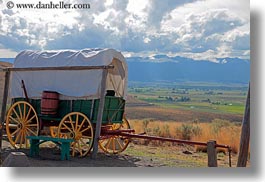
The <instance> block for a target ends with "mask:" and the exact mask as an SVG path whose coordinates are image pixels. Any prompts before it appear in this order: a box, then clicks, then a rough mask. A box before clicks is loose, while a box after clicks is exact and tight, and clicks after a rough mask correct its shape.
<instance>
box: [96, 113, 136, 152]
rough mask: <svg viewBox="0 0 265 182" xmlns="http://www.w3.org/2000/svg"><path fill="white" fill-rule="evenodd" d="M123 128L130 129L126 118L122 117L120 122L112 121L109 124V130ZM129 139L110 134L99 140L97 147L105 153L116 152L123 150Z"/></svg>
mask: <svg viewBox="0 0 265 182" xmlns="http://www.w3.org/2000/svg"><path fill="white" fill-rule="evenodd" d="M123 129H131V127H130V124H129V122H128V120H127V119H126V118H125V117H124V118H123V120H122V123H114V124H112V125H111V129H110V130H123ZM129 143H130V139H128V138H126V137H124V136H119V135H114V136H110V137H109V138H107V139H101V140H99V147H100V148H101V149H102V150H103V151H104V152H106V153H109V154H118V153H121V152H123V151H124V150H125V149H126V148H127V147H128V145H129Z"/></svg>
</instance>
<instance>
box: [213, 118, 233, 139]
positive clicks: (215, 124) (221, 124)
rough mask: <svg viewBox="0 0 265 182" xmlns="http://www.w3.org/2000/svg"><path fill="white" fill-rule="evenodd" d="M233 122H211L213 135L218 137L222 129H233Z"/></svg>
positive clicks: (215, 120)
mask: <svg viewBox="0 0 265 182" xmlns="http://www.w3.org/2000/svg"><path fill="white" fill-rule="evenodd" d="M231 125H232V124H231V122H230V121H228V120H223V119H214V120H212V122H211V130H212V134H214V135H218V133H219V131H220V129H221V128H224V127H231Z"/></svg>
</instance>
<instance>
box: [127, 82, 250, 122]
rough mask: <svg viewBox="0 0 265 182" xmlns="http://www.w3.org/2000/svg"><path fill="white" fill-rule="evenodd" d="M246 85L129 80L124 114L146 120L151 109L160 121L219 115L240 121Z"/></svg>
mask: <svg viewBox="0 0 265 182" xmlns="http://www.w3.org/2000/svg"><path fill="white" fill-rule="evenodd" d="M247 88H248V86H247V85H221V84H219V85H218V84H214V83H212V84H210V83H186V84H184V83H183V84H174V83H168V84H166V83H163V84H161V85H160V84H159V83H146V84H144V83H131V84H129V89H128V92H129V97H128V101H127V108H126V109H127V113H128V114H127V115H128V117H129V118H130V117H132V118H133V119H146V118H148V117H149V116H150V113H149V112H152V111H153V112H152V114H151V115H153V117H154V118H153V119H156V118H155V117H158V118H157V119H159V120H164V121H168V120H173V121H192V120H199V121H202V122H210V121H211V120H212V119H218V118H220V119H227V120H229V121H234V122H240V121H241V119H242V116H243V113H244V108H245V100H246V97H247ZM141 110H142V112H141ZM135 111H136V112H135ZM144 112H145V114H144ZM132 113H135V114H136V115H135V114H132ZM158 115H161V117H160V118H159V116H158ZM178 115H179V116H181V117H178ZM144 116H145V118H143V117H144ZM137 117H138V118H137ZM207 118H208V119H207Z"/></svg>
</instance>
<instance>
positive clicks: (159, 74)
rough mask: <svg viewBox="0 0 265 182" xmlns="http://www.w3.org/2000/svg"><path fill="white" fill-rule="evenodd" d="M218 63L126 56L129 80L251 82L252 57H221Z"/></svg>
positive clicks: (162, 56) (186, 59)
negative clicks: (247, 58)
mask: <svg viewBox="0 0 265 182" xmlns="http://www.w3.org/2000/svg"><path fill="white" fill-rule="evenodd" d="M218 61H219V63H215V62H210V61H203V60H202V61H195V60H193V59H188V58H183V57H178V56H177V57H168V56H165V55H161V56H155V57H153V58H141V57H130V58H127V62H128V70H129V71H128V74H129V76H128V77H129V78H128V79H129V81H145V82H153V81H169V82H178V81H194V82H220V83H244V84H245V83H248V82H249V81H250V61H249V60H244V59H239V58H225V59H218Z"/></svg>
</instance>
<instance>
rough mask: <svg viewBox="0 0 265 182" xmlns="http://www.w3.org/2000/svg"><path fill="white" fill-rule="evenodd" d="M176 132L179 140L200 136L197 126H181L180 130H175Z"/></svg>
mask: <svg viewBox="0 0 265 182" xmlns="http://www.w3.org/2000/svg"><path fill="white" fill-rule="evenodd" d="M177 132H180V133H181V139H183V140H190V139H191V138H192V137H193V136H200V135H201V134H202V129H201V127H200V126H198V125H195V126H194V125H192V124H182V125H181V126H180V128H177Z"/></svg>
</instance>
